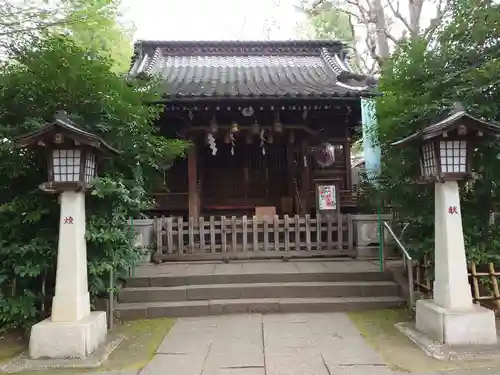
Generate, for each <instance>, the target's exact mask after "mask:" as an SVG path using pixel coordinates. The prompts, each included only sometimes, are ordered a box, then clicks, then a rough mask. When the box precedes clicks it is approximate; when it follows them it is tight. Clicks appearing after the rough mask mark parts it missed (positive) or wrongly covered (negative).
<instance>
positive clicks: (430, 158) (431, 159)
mask: <svg viewBox="0 0 500 375" xmlns="http://www.w3.org/2000/svg"><path fill="white" fill-rule="evenodd" d="M422 164H423V165H422V169H423V174H424V176H435V175H436V151H435V148H434V142H429V143H426V144H424V145H423V146H422Z"/></svg>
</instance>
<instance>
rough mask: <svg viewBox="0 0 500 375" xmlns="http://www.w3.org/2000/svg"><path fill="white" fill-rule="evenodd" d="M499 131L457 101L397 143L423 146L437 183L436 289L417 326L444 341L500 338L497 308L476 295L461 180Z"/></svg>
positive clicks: (426, 171)
mask: <svg viewBox="0 0 500 375" xmlns="http://www.w3.org/2000/svg"><path fill="white" fill-rule="evenodd" d="M499 133H500V126H498V125H495V124H492V123H488V122H486V121H483V120H481V119H478V118H476V117H474V116H472V115H470V114H469V113H467V112H466V111H465V109H464V108H463V106H462V105H460V104H455V108H454V110H453V111H452V112H451V113H450V114H449V115H448V116H447V117H445V118H444V119H442V120H440V121H438V122H436V123H434V124H431V125H429V126H427V127H425V128H423V129H422V130H421V131H419V132H417V133H415V134H413V135H410V136H409V137H407V138H405V139H402V140H400V141H398V142H395V143H393V145H397V146H406V147H410V146H411V145H413V147H418V148H419V150H420V171H421V173H420V174H421V175H420V180H421V181H424V182H433V183H434V186H435V198H434V199H435V213H434V215H435V224H434V226H435V244H434V251H435V281H434V295H433V299H432V300H420V301H418V302H417V312H416V329H417V330H418V331H420V332H421V333H424V334H425V335H426V336H428V337H430V338H431V339H433V340H436V341H438V342H440V343H442V344H446V345H468V344H477V345H481V344H495V343H497V335H496V330H495V316H494V313H493V311H491V310H488V309H485V308H483V307H481V306H479V305H475V304H473V301H472V295H471V288H470V285H469V279H468V272H467V260H466V254H465V246H464V236H463V228H462V216H461V215H462V213H461V210H460V193H459V187H458V181H459V180H463V179H467V178H470V177H474V173H473V171H472V163H471V159H472V153H473V150H474V146H475V145H477V144H478V142H480V141H481V140H482V139H484V138H486V137H487V136H490V137H491V136H498V134H499ZM412 337H418V335H413V336H412Z"/></svg>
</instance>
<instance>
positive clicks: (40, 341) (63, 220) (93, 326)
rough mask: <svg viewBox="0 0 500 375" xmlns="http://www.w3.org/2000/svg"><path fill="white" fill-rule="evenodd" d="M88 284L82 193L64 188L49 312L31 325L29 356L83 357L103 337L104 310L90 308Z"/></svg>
mask: <svg viewBox="0 0 500 375" xmlns="http://www.w3.org/2000/svg"><path fill="white" fill-rule="evenodd" d="M87 285H88V283H87V247H86V242H85V193H84V192H83V191H63V192H62V193H61V217H60V222H59V246H58V251H57V277H56V293H55V296H54V299H53V302H52V315H51V317H50V318H48V319H46V320H44V321H42V322H40V323H38V324H35V325H34V326H33V327H32V329H31V336H30V346H29V350H30V357H31V358H43V357H48V358H67V357H69V358H84V357H87V356H88V355H90V354H91V353H93V352H94V351H95V350H96V349H97V348H98V347H99V346H100V345H101V344H102V343H103V342H104V341H105V340H106V334H107V329H108V328H107V321H106V313H105V312H104V311H96V312H91V311H90V299H89V291H88V286H87Z"/></svg>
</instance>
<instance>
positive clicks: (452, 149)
mask: <svg viewBox="0 0 500 375" xmlns="http://www.w3.org/2000/svg"><path fill="white" fill-rule="evenodd" d="M439 150H440V156H441V172H443V173H466V172H467V141H465V140H455V141H441V142H440V144H439Z"/></svg>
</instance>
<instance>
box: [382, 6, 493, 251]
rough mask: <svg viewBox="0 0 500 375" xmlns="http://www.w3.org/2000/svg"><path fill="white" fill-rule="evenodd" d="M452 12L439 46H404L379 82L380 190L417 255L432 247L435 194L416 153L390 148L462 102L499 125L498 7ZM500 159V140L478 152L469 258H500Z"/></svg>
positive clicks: (467, 194)
mask: <svg viewBox="0 0 500 375" xmlns="http://www.w3.org/2000/svg"><path fill="white" fill-rule="evenodd" d="M470 9H474V12H471V11H470ZM451 10H452V14H451V18H450V20H449V22H447V23H446V24H445V25H443V26H442V27H441V28H440V29H438V31H437V34H436V39H435V42H434V43H433V44H432V45H429V44H428V42H427V40H425V39H424V38H422V39H416V38H415V39H413V40H411V41H409V42H407V43H405V44H403V45H401V46H400V47H399V48H398V50H397V51H396V53H395V54H394V55H393V57H392V59H391V61H390V62H389V63H388V64H387V66H386V67H384V70H383V71H382V79H381V80H380V90H381V91H383V92H384V96H383V97H382V98H380V99H379V100H378V103H377V113H378V117H379V134H378V137H379V139H380V143H381V149H382V154H383V156H382V166H383V168H382V175H381V179H380V182H381V188H382V191H383V194H384V196H385V198H386V199H387V200H388V201H390V203H391V204H392V205H393V207H394V210H395V211H396V212H397V213H398V214H400V216H401V219H402V220H403V221H408V222H410V226H409V227H408V231H407V232H406V233H407V234H406V235H405V240H406V241H407V242H408V243H409V247H410V248H411V249H412V250H413V251H414V252H416V253H417V254H422V253H423V252H432V249H433V240H432V239H433V237H434V235H433V214H434V207H433V201H434V200H433V189H432V186H425V185H418V184H416V183H414V182H413V181H414V180H413V178H414V177H415V176H417V175H418V174H419V166H418V163H419V156H418V152H417V150H413V149H396V148H394V147H391V146H390V144H391V143H392V142H393V141H395V140H397V139H400V138H402V137H404V136H407V135H409V134H411V133H413V132H415V131H417V130H418V129H419V128H420V127H421V126H423V125H425V124H428V123H429V122H432V121H435V120H436V119H437V118H438V117H439V116H441V115H442V114H443V113H444V112H445V111H446V110H449V109H450V108H451V106H452V105H453V103H454V102H456V101H460V102H462V103H463V104H464V105H465V107H466V108H467V109H468V110H469V111H471V112H473V113H474V114H475V115H477V116H480V117H483V118H485V119H487V120H493V121H500V105H499V101H500V88H499V87H500V85H499V84H498V82H499V78H498V77H499V76H500V49H499V44H500V12H499V6H498V4H497V5H495V4H493V2H491V1H486V0H456V1H454V2H453V3H452V4H451ZM499 154H500V143H499V142H498V140H496V139H489V140H488V142H486V143H485V144H483V145H481V146H480V147H479V148H478V149H477V150H476V152H475V154H474V168H475V170H476V171H477V172H478V173H479V175H480V177H481V178H480V179H479V180H475V181H469V182H467V183H464V184H463V186H462V187H461V188H462V200H463V202H462V205H463V213H464V215H463V218H464V231H465V235H466V242H467V250H468V256H469V258H470V259H475V260H482V261H484V260H486V259H490V260H495V259H498V257H499V256H500V238H499V236H498V233H500V231H499V230H498V228H497V227H496V226H491V225H490V223H489V217H490V212H492V211H494V210H495V209H496V208H497V207H498V204H499V203H500V201H499V199H500V190H499V189H500V176H499V175H498V173H496V171H498V169H499V168H500V161H499V158H498V155H499Z"/></svg>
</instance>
